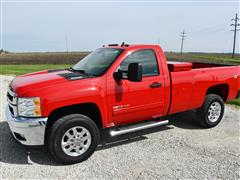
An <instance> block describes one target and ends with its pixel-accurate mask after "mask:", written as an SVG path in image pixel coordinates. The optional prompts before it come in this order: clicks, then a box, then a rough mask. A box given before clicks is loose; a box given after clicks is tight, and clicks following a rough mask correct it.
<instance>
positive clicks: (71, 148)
mask: <svg viewBox="0 0 240 180" xmlns="http://www.w3.org/2000/svg"><path fill="white" fill-rule="evenodd" d="M91 142H92V136H91V134H90V132H89V131H88V130H87V129H86V128H85V127H82V126H75V127H72V128H70V129H68V130H67V131H66V132H65V133H64V135H63V136H62V141H61V146H62V150H63V152H64V153H65V154H67V155H69V156H73V157H76V156H80V155H82V154H83V153H85V152H86V151H87V150H88V148H89V147H90V145H91Z"/></svg>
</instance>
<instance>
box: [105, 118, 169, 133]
mask: <svg viewBox="0 0 240 180" xmlns="http://www.w3.org/2000/svg"><path fill="white" fill-rule="evenodd" d="M168 122H169V121H168V120H164V121H149V122H145V123H140V124H134V125H130V126H127V127H122V128H119V129H118V130H111V131H110V135H111V136H119V135H122V134H127V133H131V132H135V131H139V130H143V129H148V128H152V127H156V126H163V125H166V124H168Z"/></svg>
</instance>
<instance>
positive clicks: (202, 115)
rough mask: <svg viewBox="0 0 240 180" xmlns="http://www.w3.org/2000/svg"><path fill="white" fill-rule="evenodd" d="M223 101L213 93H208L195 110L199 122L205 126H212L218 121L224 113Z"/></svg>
mask: <svg viewBox="0 0 240 180" xmlns="http://www.w3.org/2000/svg"><path fill="white" fill-rule="evenodd" d="M224 108H225V107H224V101H223V99H222V98H221V97H220V96H218V95H215V94H208V95H207V96H206V98H205V101H204V103H203V106H202V107H201V109H199V110H198V111H197V114H198V117H199V120H200V124H201V125H202V126H203V127H205V128H212V127H214V126H216V125H218V124H219V123H220V121H221V120H222V117H223V114H224Z"/></svg>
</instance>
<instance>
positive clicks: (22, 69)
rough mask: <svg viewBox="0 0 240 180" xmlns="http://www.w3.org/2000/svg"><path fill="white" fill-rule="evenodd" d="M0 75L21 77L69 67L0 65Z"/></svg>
mask: <svg viewBox="0 0 240 180" xmlns="http://www.w3.org/2000/svg"><path fill="white" fill-rule="evenodd" d="M0 66H1V68H0V74H6V75H17V76H18V75H22V74H26V73H31V72H36V71H42V70H48V69H61V68H68V67H70V65H66V64H28V65H26V64H17V65H16V64H15V65H6V64H4V65H0Z"/></svg>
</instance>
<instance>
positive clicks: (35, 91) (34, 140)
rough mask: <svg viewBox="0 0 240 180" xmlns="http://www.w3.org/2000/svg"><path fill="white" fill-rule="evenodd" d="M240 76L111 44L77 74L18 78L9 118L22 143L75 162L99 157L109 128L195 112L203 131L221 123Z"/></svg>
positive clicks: (127, 128) (125, 129) (152, 49)
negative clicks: (99, 147) (100, 144)
mask: <svg viewBox="0 0 240 180" xmlns="http://www.w3.org/2000/svg"><path fill="white" fill-rule="evenodd" d="M239 76H240V67H239V66H231V65H220V64H208V63H195V62H167V61H166V58H165V56H164V53H163V51H162V49H161V48H160V47H159V46H158V45H126V44H122V45H117V44H111V45H108V46H104V47H102V48H99V49H97V50H96V51H94V52H92V53H91V54H89V55H88V56H86V57H85V58H83V59H82V60H81V61H79V62H78V63H77V64H76V65H74V66H73V67H71V68H69V69H58V70H46V71H41V72H36V73H31V74H26V75H22V76H18V77H16V78H15V79H14V80H13V81H12V82H11V84H10V85H9V90H8V94H7V97H8V105H7V108H6V117H7V121H8V124H9V127H10V129H11V132H12V134H13V137H14V138H15V139H16V140H17V141H19V142H20V143H22V144H24V145H46V146H47V147H48V149H49V151H50V152H51V154H52V156H53V157H54V159H55V160H56V161H59V162H62V163H65V164H71V163H76V162H81V161H84V160H86V159H87V158H89V157H90V156H91V155H92V154H93V152H94V151H95V149H96V147H97V145H98V142H99V139H100V132H101V129H106V128H107V129H109V133H110V135H111V136H118V135H121V134H124V133H130V132H133V131H137V130H142V129H146V128H150V127H154V126H160V125H166V124H167V123H168V120H166V119H167V118H166V117H167V115H170V114H174V113H178V112H182V111H187V110H191V109H196V110H197V111H196V112H197V114H198V116H199V121H200V124H201V125H202V126H203V127H206V128H211V127H214V126H216V125H217V124H218V123H219V122H220V121H221V119H222V117H223V113H224V102H225V101H228V100H230V99H235V98H237V97H238V95H239V90H240V78H239Z"/></svg>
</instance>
